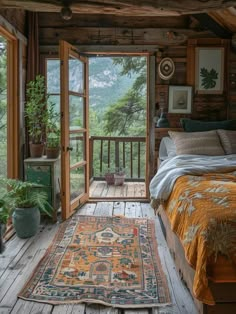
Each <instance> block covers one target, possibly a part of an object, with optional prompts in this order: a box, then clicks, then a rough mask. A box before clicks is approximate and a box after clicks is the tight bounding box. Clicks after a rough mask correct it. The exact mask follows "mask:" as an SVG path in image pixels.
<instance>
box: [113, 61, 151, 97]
mask: <svg viewBox="0 0 236 314" xmlns="http://www.w3.org/2000/svg"><path fill="white" fill-rule="evenodd" d="M113 64H114V65H118V64H119V65H121V66H122V70H121V71H120V74H121V75H128V76H130V77H131V76H132V75H135V76H136V79H135V81H134V83H133V86H132V88H133V89H134V90H138V91H140V92H142V93H145V92H146V83H147V59H146V58H145V57H119V58H113Z"/></svg>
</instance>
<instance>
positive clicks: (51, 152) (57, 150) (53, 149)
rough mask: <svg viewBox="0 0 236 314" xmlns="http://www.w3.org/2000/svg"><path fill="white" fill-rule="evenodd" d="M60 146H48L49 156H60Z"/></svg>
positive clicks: (47, 153) (47, 152) (53, 157)
mask: <svg viewBox="0 0 236 314" xmlns="http://www.w3.org/2000/svg"><path fill="white" fill-rule="evenodd" d="M59 153H60V147H46V156H47V158H52V159H55V158H57V157H58V156H59Z"/></svg>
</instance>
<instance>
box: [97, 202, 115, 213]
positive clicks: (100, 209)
mask: <svg viewBox="0 0 236 314" xmlns="http://www.w3.org/2000/svg"><path fill="white" fill-rule="evenodd" d="M112 212H113V202H99V203H97V206H96V208H95V211H94V215H95V216H112Z"/></svg>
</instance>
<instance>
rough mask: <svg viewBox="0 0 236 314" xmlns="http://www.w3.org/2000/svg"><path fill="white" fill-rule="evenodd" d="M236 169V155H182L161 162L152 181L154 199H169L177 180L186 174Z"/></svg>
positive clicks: (151, 189)
mask: <svg viewBox="0 0 236 314" xmlns="http://www.w3.org/2000/svg"><path fill="white" fill-rule="evenodd" d="M231 169H232V170H234V169H236V155H235V154H234V155H224V156H202V155H180V156H176V157H174V158H169V159H167V160H165V161H163V162H162V163H161V166H160V168H159V169H158V172H157V174H156V175H155V176H154V177H153V179H152V180H151V182H150V194H151V197H152V199H159V200H167V199H168V197H169V195H170V193H171V191H172V188H173V186H174V183H175V181H176V180H177V179H178V178H179V177H180V176H183V175H185V174H197V175H201V174H204V173H210V172H227V171H229V170H231Z"/></svg>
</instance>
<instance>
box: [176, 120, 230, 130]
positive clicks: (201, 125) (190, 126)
mask: <svg viewBox="0 0 236 314" xmlns="http://www.w3.org/2000/svg"><path fill="white" fill-rule="evenodd" d="M180 123H181V126H182V128H183V129H184V131H185V132H203V131H211V130H217V129H223V130H236V120H223V121H200V120H191V119H189V118H182V119H180Z"/></svg>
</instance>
